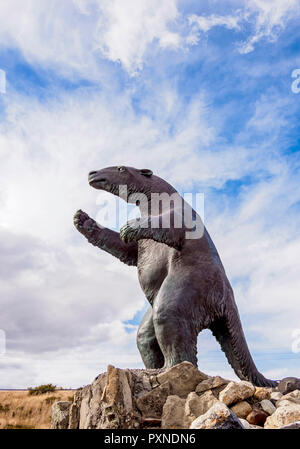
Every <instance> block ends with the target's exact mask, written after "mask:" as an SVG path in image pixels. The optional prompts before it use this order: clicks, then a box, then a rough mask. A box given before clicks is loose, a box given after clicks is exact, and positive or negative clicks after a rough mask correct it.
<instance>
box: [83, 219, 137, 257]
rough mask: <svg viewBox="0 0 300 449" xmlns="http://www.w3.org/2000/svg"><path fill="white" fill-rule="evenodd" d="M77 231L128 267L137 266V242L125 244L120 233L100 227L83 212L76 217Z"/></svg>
mask: <svg viewBox="0 0 300 449" xmlns="http://www.w3.org/2000/svg"><path fill="white" fill-rule="evenodd" d="M74 225H75V227H76V229H77V230H78V231H79V232H80V233H81V234H82V235H84V236H85V237H86V238H87V240H88V241H89V242H90V243H91V244H92V245H94V246H97V247H98V248H100V249H102V250H104V251H106V252H107V253H109V254H111V255H112V256H115V257H117V258H118V259H119V260H121V261H122V262H124V263H126V264H127V265H134V266H136V265H137V254H138V246H137V242H129V243H128V244H126V243H124V242H123V241H122V240H121V238H120V234H119V233H118V232H115V231H112V230H111V229H108V228H104V227H102V226H100V225H99V224H98V223H97V222H96V221H95V220H93V219H92V218H90V217H89V216H88V214H86V213H85V212H83V211H82V210H78V211H77V212H76V214H75V215H74Z"/></svg>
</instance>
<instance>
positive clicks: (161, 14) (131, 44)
mask: <svg viewBox="0 0 300 449" xmlns="http://www.w3.org/2000/svg"><path fill="white" fill-rule="evenodd" d="M176 3H177V2H176V0H165V1H164V2H161V1H160V0H129V1H127V2H124V1H122V0H107V1H99V2H98V6H99V11H100V17H99V22H98V31H97V34H96V41H97V45H99V48H100V50H101V51H102V53H103V54H104V55H105V57H107V58H108V59H109V60H111V61H115V62H121V63H122V64H123V65H124V67H125V68H126V69H127V70H128V71H129V72H134V71H135V70H137V69H141V68H142V65H143V59H144V56H145V53H146V51H147V48H148V46H149V44H151V43H153V42H154V41H157V42H158V45H159V47H162V48H166V47H171V48H178V46H179V44H180V36H179V34H178V33H175V32H172V31H171V30H170V29H169V25H170V24H172V23H174V22H175V21H176V19H177V17H178V15H179V13H178V10H177V7H176Z"/></svg>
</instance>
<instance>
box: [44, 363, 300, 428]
mask: <svg viewBox="0 0 300 449" xmlns="http://www.w3.org/2000/svg"><path fill="white" fill-rule="evenodd" d="M52 428H54V429H58V428H59V429H61V428H65V429H66V428H68V429H77V428H79V429H140V428H148V429H158V428H162V429H188V428H190V429H230V428H240V429H278V428H290V429H296V428H300V380H299V379H296V378H286V379H283V380H282V381H281V382H280V383H279V385H278V386H277V387H276V388H262V387H255V386H254V385H252V384H251V383H250V382H246V381H240V382H233V381H229V380H226V379H223V378H222V377H220V376H208V375H206V374H204V373H202V372H201V371H199V370H198V369H197V368H195V366H193V365H192V364H191V363H189V362H182V363H180V364H178V365H176V366H173V367H172V368H170V369H168V370H129V369H124V370H123V369H119V368H115V367H113V366H111V365H109V366H108V368H107V372H106V373H103V374H100V375H99V376H98V377H97V378H96V379H95V380H94V382H93V383H92V384H91V385H87V386H86V387H84V388H82V389H80V390H78V391H77V392H76V394H75V397H74V401H73V402H72V403H71V402H57V403H55V404H54V405H53V409H52Z"/></svg>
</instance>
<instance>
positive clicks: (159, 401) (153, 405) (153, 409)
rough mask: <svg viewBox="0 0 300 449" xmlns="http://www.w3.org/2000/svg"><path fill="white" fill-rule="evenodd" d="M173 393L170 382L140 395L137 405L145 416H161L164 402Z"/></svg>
mask: <svg viewBox="0 0 300 449" xmlns="http://www.w3.org/2000/svg"><path fill="white" fill-rule="evenodd" d="M170 394H171V387H170V382H168V381H167V382H164V383H163V384H162V385H159V386H158V387H156V388H154V389H153V390H151V391H148V392H147V393H145V394H143V395H142V396H140V397H138V398H137V400H136V405H137V407H138V409H139V411H140V412H141V413H142V415H143V417H145V418H161V415H162V411H163V406H164V403H165V402H166V400H167V397H168V396H170Z"/></svg>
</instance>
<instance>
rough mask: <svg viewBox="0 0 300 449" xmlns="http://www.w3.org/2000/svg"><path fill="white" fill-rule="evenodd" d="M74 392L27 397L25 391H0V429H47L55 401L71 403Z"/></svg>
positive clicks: (60, 391) (58, 391)
mask: <svg viewBox="0 0 300 449" xmlns="http://www.w3.org/2000/svg"><path fill="white" fill-rule="evenodd" d="M74 393H75V391H72V390H56V391H55V392H53V393H45V394H41V395H38V396H29V394H28V391H27V390H5V391H4V390H2V391H0V429H24V428H25V429H49V428H50V424H51V408H52V404H53V402H56V401H72V400H73V396H74Z"/></svg>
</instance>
